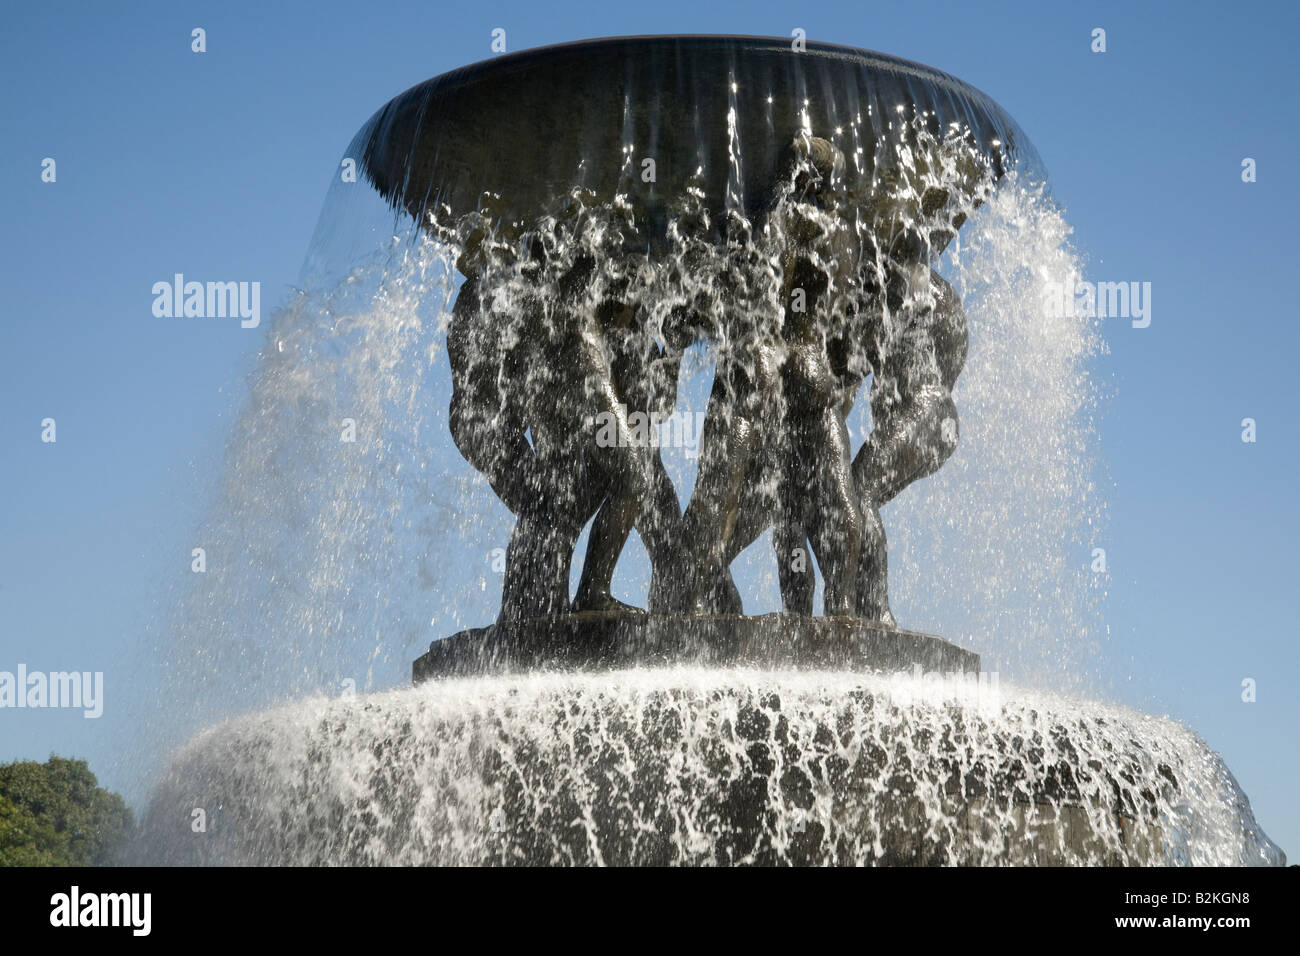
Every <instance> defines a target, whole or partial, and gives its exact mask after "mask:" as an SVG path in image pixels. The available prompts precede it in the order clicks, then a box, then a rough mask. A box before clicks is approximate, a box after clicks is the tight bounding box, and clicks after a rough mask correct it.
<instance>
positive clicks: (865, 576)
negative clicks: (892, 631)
mask: <svg viewBox="0 0 1300 956" xmlns="http://www.w3.org/2000/svg"><path fill="white" fill-rule="evenodd" d="M857 588H858V590H857V594H856V596H855V598H854V602H855V609H856V612H857V616H858V617H863V618H866V619H867V620H869V621H879V622H880V623H881V624H884V625H885V626H887V627H893V626H894V623H895V622H894V615H893V613H892V612H891V611H890V610H889V553H888V542H887V541H886V540H885V526H884V524H883V523H882V522H881V520H880V508H879V507H878V506H877V505H876V504H874V503H873V502H871V501H863V502H862V548H861V551H859V553H858V582H857Z"/></svg>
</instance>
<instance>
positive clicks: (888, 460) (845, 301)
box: [448, 135, 982, 625]
mask: <svg viewBox="0 0 1300 956" xmlns="http://www.w3.org/2000/svg"><path fill="white" fill-rule="evenodd" d="M789 156H790V159H789V163H788V166H787V167H786V175H785V176H784V178H783V179H782V181H781V182H780V183H778V184H777V186H776V187H775V188H773V189H772V193H771V195H772V201H771V204H770V208H769V211H768V213H767V216H766V220H765V221H763V222H761V223H758V224H757V225H755V224H751V223H750V222H748V221H747V220H745V219H744V218H743V217H736V219H735V221H731V222H727V223H721V224H719V223H714V222H709V221H708V218H709V217H708V215H707V213H705V212H703V211H702V210H701V209H700V208H698V207H692V204H691V201H690V199H691V197H690V196H689V194H688V195H687V196H685V197H683V201H682V203H680V204H679V207H678V208H677V209H676V211H675V215H674V218H673V221H672V223H671V225H670V227H669V228H668V238H669V240H670V243H671V249H670V251H669V254H668V255H659V256H657V257H656V259H655V261H654V262H651V260H650V258H649V256H648V255H647V254H646V253H644V252H638V250H637V243H636V242H635V238H636V237H635V224H634V218H635V217H634V216H632V215H631V214H630V213H629V211H628V210H627V209H626V208H622V207H620V206H619V204H617V203H614V204H609V203H605V204H602V203H598V202H595V201H594V197H590V196H584V195H583V194H582V193H581V191H574V193H573V194H572V195H571V196H569V197H568V198H567V201H566V203H565V204H564V207H563V209H562V210H561V211H560V212H558V213H557V214H556V215H555V216H549V217H546V218H545V219H544V220H543V221H542V222H538V223H532V224H529V225H528V226H527V227H524V226H520V225H519V224H509V223H506V222H504V221H503V220H502V219H501V218H500V217H499V216H497V215H495V211H494V208H493V197H491V196H490V195H489V196H485V197H484V202H483V203H482V205H481V207H480V209H479V210H478V211H477V212H476V213H475V214H474V215H473V216H471V217H467V220H468V225H466V224H465V223H461V224H460V226H459V232H457V233H456V235H455V238H456V241H457V243H458V245H459V247H460V255H459V258H458V261H457V268H458V269H459V271H460V272H461V273H462V274H463V275H464V277H465V280H464V283H463V284H462V286H461V289H460V292H459V294H458V296H457V299H456V302H455V306H454V308H453V310H452V316H451V322H450V325H449V328H448V356H449V360H450V364H451V369H452V378H453V397H452V402H451V411H450V425H451V432H452V436H453V438H454V440H455V442H456V445H457V447H458V448H459V449H460V451H461V453H462V454H463V455H464V456H465V458H466V459H467V460H468V461H469V462H470V463H471V464H472V465H473V466H474V467H475V468H476V469H477V470H478V471H480V472H481V473H482V474H483V475H484V476H485V477H486V478H487V480H488V482H489V483H490V484H491V487H492V489H493V490H494V492H495V493H496V494H497V496H498V497H499V498H500V499H501V501H502V502H503V503H504V504H505V505H506V506H507V507H508V508H509V509H510V510H511V511H512V512H513V513H514V515H515V517H516V524H515V528H514V532H513V534H512V536H511V539H510V544H509V547H508V549H507V556H506V570H505V581H504V585H503V594H502V607H501V620H502V621H506V622H509V621H518V620H525V619H532V618H547V617H554V616H557V615H562V614H568V613H575V612H583V611H620V612H625V613H629V614H642V613H645V612H643V611H641V610H640V609H637V608H631V607H628V606H627V605H624V604H622V603H621V602H619V601H617V600H616V599H615V598H614V597H613V595H612V594H611V581H612V577H613V573H614V568H615V565H616V563H617V561H618V557H619V555H620V553H621V551H622V549H623V546H624V544H625V542H626V541H627V538H628V536H629V534H630V533H631V531H632V529H633V528H635V529H636V530H637V532H638V534H639V535H640V536H641V539H642V541H643V543H644V544H645V546H646V550H647V552H648V554H649V556H650V561H651V566H652V580H651V586H650V593H649V602H648V603H649V608H648V611H649V613H651V614H655V615H660V614H671V615H700V614H740V613H743V605H742V601H741V597H740V594H739V592H738V590H737V588H736V585H735V583H734V581H733V580H732V577H731V573H730V570H729V567H730V565H731V563H732V561H733V560H734V559H735V557H736V556H737V555H739V554H740V552H741V551H743V550H744V549H745V548H747V547H748V546H749V545H750V544H752V543H753V542H754V541H755V540H757V539H758V538H759V537H760V536H761V535H762V534H763V533H764V532H765V531H766V530H767V529H768V528H771V529H772V530H773V543H774V547H775V551H776V558H777V566H778V569H779V580H780V590H781V599H782V604H783V607H784V609H785V610H786V611H788V612H792V613H797V614H803V615H810V614H812V613H813V596H814V592H815V583H816V582H815V577H814V571H813V564H812V561H811V560H810V556H812V557H815V559H816V564H817V567H818V568H819V569H820V571H821V574H822V578H823V583H824V613H825V614H827V615H835V616H854V617H859V618H865V619H868V620H872V621H877V622H880V623H883V624H885V625H893V623H894V621H893V617H892V614H891V612H890V608H889V597H888V571H887V555H886V539H885V533H884V528H883V525H882V523H881V518H880V509H881V507H882V506H883V505H885V504H887V503H888V502H889V501H891V500H893V499H894V498H895V497H896V496H897V495H898V494H899V493H900V492H901V491H902V490H903V489H904V488H906V487H907V486H908V485H910V484H911V483H913V482H915V481H917V480H918V479H920V478H923V477H925V476H927V475H929V474H932V473H933V472H934V471H935V470H936V469H937V468H938V467H939V466H940V465H942V464H943V462H944V461H946V460H947V459H948V458H949V456H951V455H952V453H953V451H954V450H955V448H956V444H957V438H958V429H957V411H956V407H955V405H954V403H953V399H952V389H953V386H954V383H955V381H956V379H957V377H958V375H959V374H960V372H961V370H962V366H963V364H964V363H965V358H966V347H967V331H966V319H965V314H964V312H963V310H962V306H961V303H960V301H959V299H958V297H957V295H956V293H955V292H954V291H953V289H952V288H951V286H949V285H948V283H946V282H945V281H944V280H943V279H942V278H940V277H939V275H938V274H937V273H936V272H935V271H934V270H933V269H932V268H931V265H932V262H933V260H934V258H935V256H936V255H937V253H938V252H940V251H942V249H943V248H944V246H946V245H947V243H948V242H949V241H950V240H951V238H952V237H953V236H954V235H955V234H956V231H957V229H958V228H959V227H960V226H961V224H962V222H963V221H964V219H965V217H966V215H967V213H968V212H969V210H970V209H971V208H973V206H974V205H977V204H978V202H979V199H980V195H981V193H980V187H981V184H982V178H981V174H980V170H979V169H978V168H976V167H975V166H974V165H973V164H970V163H969V159H968V158H967V157H964V156H963V154H962V153H961V152H960V150H948V151H946V152H945V151H943V150H940V149H933V150H931V151H930V152H929V153H926V152H925V151H923V150H919V149H918V150H914V151H911V152H909V153H908V154H907V156H908V160H907V162H900V163H899V164H897V165H895V166H894V167H892V168H888V169H884V170H882V171H881V172H880V173H879V174H878V175H877V176H876V178H875V182H874V184H873V189H872V190H871V192H870V194H869V195H851V194H850V193H849V192H848V191H846V190H845V188H844V185H843V179H844V177H843V171H844V164H845V157H844V155H843V153H842V152H841V151H840V149H838V148H837V147H836V146H835V145H833V144H832V143H831V142H829V141H828V140H826V139H823V138H820V137H815V136H811V135H802V136H800V137H798V138H796V140H795V141H794V142H793V143H792V144H791V147H790V150H789ZM963 163H966V165H963ZM939 165H943V167H944V172H945V175H944V177H943V184H942V185H940V186H936V185H933V183H934V182H936V181H938V179H937V177H928V178H927V176H926V175H925V174H926V172H927V168H928V167H935V168H937V167H938V166H939ZM927 182H929V183H930V185H927ZM688 193H689V191H688ZM629 236H631V240H632V241H629ZM719 237H721V238H719ZM665 263H666V264H665ZM697 342H703V343H705V344H706V345H707V346H708V347H709V348H710V349H711V351H712V354H713V356H714V358H715V360H716V367H715V374H714V380H713V387H712V392H711V395H710V398H709V402H708V408H707V411H706V414H705V416H704V423H703V429H702V434H701V435H700V436H699V449H698V464H699V471H698V477H697V479H696V482H695V486H694V490H693V492H692V494H691V498H690V501H689V502H688V503H687V506H686V508H685V511H684V512H683V511H682V509H681V507H680V504H679V501H678V498H677V494H676V491H675V489H674V486H673V484H672V481H671V480H670V479H669V477H668V474H667V471H666V470H665V467H664V463H663V460H662V458H661V456H660V452H659V448H658V446H657V443H656V442H653V441H646V440H645V434H644V430H643V429H641V430H638V429H637V428H635V427H634V425H633V423H632V421H631V419H632V418H633V416H634V415H636V414H637V413H640V414H641V415H642V419H643V420H644V419H646V418H648V419H649V420H650V421H652V422H658V421H663V420H664V419H666V418H668V417H669V416H670V415H671V414H672V411H673V409H674V408H675V407H676V404H677V394H676V393H677V380H678V376H679V373H680V369H681V363H682V359H683V355H684V354H685V353H686V351H687V350H688V349H689V348H690V347H691V346H692V345H694V344H695V343H697ZM868 376H870V379H871V387H870V395H869V402H870V409H871V415H872V423H873V427H872V430H871V432H870V434H869V436H868V437H867V438H866V439H865V441H864V443H863V444H862V446H861V448H860V449H859V451H858V452H857V454H856V455H853V454H852V449H851V445H850V439H849V433H848V429H847V426H846V418H847V416H848V414H849V411H850V409H851V408H852V407H853V404H854V402H855V400H856V397H857V394H858V392H859V391H860V390H861V388H862V386H863V384H864V382H865V381H866V380H867V378H868ZM589 521H590V522H592V529H591V534H590V537H589V541H588V547H587V552H586V557H585V560H584V562H583V566H582V575H581V580H580V583H579V585H578V589H577V593H576V596H575V597H574V598H573V599H572V601H571V600H570V598H569V570H570V564H571V561H572V558H573V553H574V549H575V547H576V545H577V542H578V539H579V537H580V534H581V532H582V529H583V528H584V527H585V526H586V525H587V523H588V522H589Z"/></svg>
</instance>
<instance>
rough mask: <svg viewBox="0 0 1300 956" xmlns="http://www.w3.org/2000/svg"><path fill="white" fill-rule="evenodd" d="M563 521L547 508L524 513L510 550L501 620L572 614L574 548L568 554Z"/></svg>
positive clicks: (521, 515) (515, 531) (516, 524)
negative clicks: (570, 603) (572, 560)
mask: <svg viewBox="0 0 1300 956" xmlns="http://www.w3.org/2000/svg"><path fill="white" fill-rule="evenodd" d="M556 518H559V519H560V520H559V521H557V520H555V519H556ZM562 521H563V516H562V515H557V514H555V512H554V509H552V508H547V507H545V506H544V505H538V506H536V507H529V508H527V509H526V510H524V511H522V512H521V513H520V515H519V519H518V520H517V521H516V522H515V529H514V532H513V533H512V534H511V536H510V545H509V547H508V548H507V549H506V573H505V582H504V584H503V586H502V592H501V620H503V621H518V620H523V619H526V618H533V617H553V616H555V615H558V614H564V613H566V612H567V611H568V606H569V580H568V578H569V559H568V553H570V552H571V551H572V546H570V548H569V551H568V552H566V550H565V547H564V545H565V541H566V540H567V539H568V535H567V534H565V533H564V529H563V527H562Z"/></svg>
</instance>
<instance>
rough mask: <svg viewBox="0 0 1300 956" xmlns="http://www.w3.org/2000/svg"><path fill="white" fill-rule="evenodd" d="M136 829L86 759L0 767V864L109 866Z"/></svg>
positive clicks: (55, 759)
mask: <svg viewBox="0 0 1300 956" xmlns="http://www.w3.org/2000/svg"><path fill="white" fill-rule="evenodd" d="M131 827H132V819H131V810H130V809H129V808H128V807H127V805H126V803H125V802H124V801H123V800H122V798H121V797H120V796H118V795H117V794H116V793H110V792H109V791H108V790H105V789H103V788H102V787H100V786H99V781H97V780H96V779H95V775H94V774H93V773H91V772H90V767H89V766H88V765H87V763H86V761H84V760H67V759H65V758H63V757H50V759H49V760H48V761H46V762H45V763H37V762H35V761H34V760H23V761H15V762H14V763H7V764H3V765H0V866H106V865H109V864H111V863H113V862H114V859H115V856H116V854H117V851H118V850H119V849H121V847H122V845H123V844H124V843H125V842H126V839H127V837H128V836H129V835H130V832H131Z"/></svg>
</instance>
